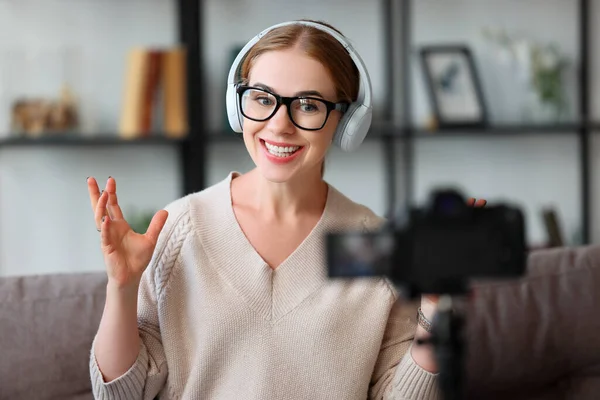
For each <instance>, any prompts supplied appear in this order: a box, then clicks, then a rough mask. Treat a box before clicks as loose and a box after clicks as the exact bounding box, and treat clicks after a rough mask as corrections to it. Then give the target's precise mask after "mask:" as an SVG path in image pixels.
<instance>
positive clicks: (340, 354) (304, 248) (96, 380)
mask: <svg viewBox="0 0 600 400" xmlns="http://www.w3.org/2000/svg"><path fill="white" fill-rule="evenodd" d="M236 175H237V173H235V172H234V173H231V174H229V175H228V176H227V178H226V179H224V180H223V181H221V182H220V183H217V184H216V185H214V186H212V187H210V188H207V189H205V190H203V191H201V192H198V193H195V194H191V195H189V196H186V197H184V198H182V199H179V200H177V201H175V202H173V203H171V204H170V205H169V206H168V207H167V208H166V209H167V210H168V211H169V218H168V221H167V224H166V225H165V228H164V229H163V231H162V233H161V236H160V239H159V242H158V245H157V247H156V251H155V254H154V257H153V259H152V261H151V263H150V265H149V267H148V269H147V270H146V271H145V272H144V275H143V279H142V282H141V286H140V293H139V305H138V307H139V310H138V324H139V331H140V337H141V346H140V353H139V356H138V358H137V361H136V362H135V364H134V365H133V366H132V367H131V368H130V369H129V371H127V372H126V373H125V374H124V375H123V376H121V377H119V378H118V379H116V380H113V381H111V382H109V383H105V382H104V381H103V378H102V374H101V372H100V370H99V368H98V365H97V364H96V360H95V358H94V352H93V347H92V353H91V358H90V373H91V379H92V385H93V391H94V395H95V397H96V398H97V399H107V400H108V399H123V400H134V399H147V400H150V399H153V398H154V397H155V396H156V395H157V394H158V395H160V398H161V399H207V400H217V399H218V400H252V399H256V400H296V399H297V400H317V399H323V400H354V399H356V400H364V399H367V398H369V399H436V398H438V397H439V392H438V389H437V377H436V375H433V374H430V373H428V372H427V371H425V370H423V369H421V368H420V367H419V366H418V365H416V364H415V363H414V361H413V359H412V357H411V356H410V351H409V349H410V346H411V344H412V339H413V336H414V332H415V329H416V321H415V314H416V304H412V303H411V304H407V303H406V302H403V301H402V300H399V301H396V292H395V290H394V288H393V287H392V286H391V285H390V284H389V283H388V282H387V280H385V279H381V278H361V279H354V280H347V279H345V280H341V279H340V280H333V279H328V277H327V271H326V266H325V263H324V259H325V253H324V242H323V236H324V234H325V233H326V232H328V231H331V230H339V229H350V230H356V229H364V230H370V229H375V228H376V227H378V226H380V224H381V223H382V221H383V220H382V219H381V218H379V217H377V216H376V215H375V214H374V213H373V212H372V211H370V210H369V209H368V208H366V207H364V206H362V205H359V204H356V203H354V202H352V201H351V200H349V199H348V198H347V197H345V196H344V195H343V194H341V193H340V192H339V191H337V190H336V189H335V188H333V187H332V186H330V187H329V193H328V198H327V203H326V207H325V211H324V213H323V215H322V217H321V219H320V220H319V222H318V223H317V225H316V226H315V228H314V229H313V230H312V232H311V233H310V234H309V236H308V237H307V238H306V240H304V242H303V243H302V244H301V245H300V246H299V247H298V248H297V249H296V251H295V252H294V253H293V254H291V255H290V256H289V258H288V259H286V260H285V261H284V262H283V263H282V264H281V265H280V266H279V267H278V268H277V269H275V270H272V269H271V268H270V267H269V266H268V265H267V264H266V263H265V262H264V261H263V260H262V259H261V257H260V256H259V255H258V253H257V252H256V251H255V250H254V248H253V247H252V246H251V244H250V243H249V242H248V240H247V239H246V237H245V235H244V234H243V232H242V230H241V228H240V227H239V225H238V223H237V221H236V218H235V214H234V212H233V209H232V206H231V192H230V183H231V180H232V179H233V178H234V177H235V176H236Z"/></svg>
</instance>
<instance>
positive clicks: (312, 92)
mask: <svg viewBox="0 0 600 400" xmlns="http://www.w3.org/2000/svg"><path fill="white" fill-rule="evenodd" d="M252 86H254V87H258V88H261V89H265V90H268V91H269V92H273V93H276V92H275V90H273V88H272V87H270V86H267V85H265V84H264V83H259V82H257V83H255V84H254V85H252ZM294 96H319V97H321V98H322V99H325V96H323V95H322V94H321V92H318V91H316V90H303V91H300V92H296V93H295V94H294Z"/></svg>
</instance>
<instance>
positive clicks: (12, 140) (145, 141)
mask: <svg viewBox="0 0 600 400" xmlns="http://www.w3.org/2000/svg"><path fill="white" fill-rule="evenodd" d="M185 141H186V139H171V138H168V137H165V136H149V137H146V138H139V139H123V138H120V137H119V136H117V135H108V134H107V135H98V136H79V135H52V136H43V137H39V138H27V137H8V138H5V139H0V148H2V147H22V146H132V145H137V146H143V145H171V144H179V143H183V142H185Z"/></svg>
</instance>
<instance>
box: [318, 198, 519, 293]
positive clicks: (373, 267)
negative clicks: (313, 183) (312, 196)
mask: <svg viewBox="0 0 600 400" xmlns="http://www.w3.org/2000/svg"><path fill="white" fill-rule="evenodd" d="M326 245H327V263H328V275H329V277H330V278H358V277H365V276H384V275H385V276H387V277H388V278H389V279H390V280H391V281H392V282H393V283H394V285H396V287H398V288H399V289H400V290H401V291H402V292H403V293H404V294H405V296H407V297H410V298H414V297H417V296H420V295H421V294H424V293H427V294H450V295H460V294H466V293H467V292H468V290H469V283H470V280H472V279H503V278H515V277H519V276H522V275H523V274H524V273H525V268H526V257H527V246H526V238H525V222H524V217H523V214H522V212H521V211H520V210H519V209H518V208H516V207H511V206H509V205H505V204H501V205H496V206H486V207H472V206H469V205H467V202H466V199H465V198H464V197H463V196H462V195H461V194H460V193H459V192H458V191H456V190H452V189H448V190H444V189H441V190H436V191H434V192H433V193H432V195H431V197H430V201H429V204H427V205H426V206H425V207H423V208H415V209H412V210H411V211H410V212H409V214H408V215H407V218H405V221H404V222H402V223H398V222H392V223H391V224H388V225H387V226H384V227H382V228H381V229H380V230H379V231H377V232H369V233H365V232H350V233H332V234H330V235H328V237H327V241H326Z"/></svg>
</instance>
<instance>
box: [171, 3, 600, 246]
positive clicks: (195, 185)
mask: <svg viewBox="0 0 600 400" xmlns="http://www.w3.org/2000/svg"><path fill="white" fill-rule="evenodd" d="M382 1H383V8H382V11H383V15H382V21H383V29H384V35H383V37H384V38H385V40H386V42H385V43H384V46H385V51H384V54H385V55H386V60H384V65H389V66H391V65H393V63H394V60H395V58H394V54H395V52H396V51H398V50H397V48H400V49H401V50H400V51H401V53H400V59H401V65H402V76H401V78H400V79H402V82H403V84H402V88H403V97H402V107H403V115H404V118H405V120H404V124H403V125H402V126H397V125H394V124H393V123H389V122H386V121H391V120H392V104H393V102H394V94H393V87H395V83H396V80H397V79H398V77H397V76H395V75H394V73H393V71H392V68H391V67H390V68H387V70H386V71H385V74H386V81H388V82H390V84H389V85H387V86H386V89H387V92H386V93H385V94H384V98H385V99H386V101H385V102H384V104H387V105H388V108H387V109H385V110H383V121H374V122H373V126H372V128H371V131H370V133H369V135H368V136H367V140H368V141H369V142H373V141H375V142H379V143H381V146H382V150H383V157H384V159H383V162H384V163H385V168H384V170H385V174H386V175H385V181H386V185H385V187H386V188H387V193H386V205H387V207H386V209H387V210H388V216H390V213H392V212H393V211H394V210H395V209H394V207H396V206H397V204H398V201H397V200H398V199H397V198H396V193H397V189H398V187H399V185H402V192H403V195H404V198H403V199H402V200H403V201H402V204H404V205H405V206H406V207H410V206H412V205H414V201H415V199H414V192H415V190H414V188H415V183H414V176H415V171H414V169H415V167H414V166H415V149H414V146H415V141H417V140H430V139H435V138H453V137H470V138H478V139H483V138H486V137H490V138H491V137H493V138H500V137H515V136H516V135H524V134H528V135H576V137H577V140H578V143H579V171H580V179H581V224H582V230H583V231H582V241H583V242H584V243H589V241H590V196H591V194H590V160H589V137H590V134H592V133H594V131H600V123H596V122H592V121H590V120H589V93H588V88H589V82H590V79H589V78H590V77H589V71H590V68H589V63H590V60H589V54H590V48H591V44H590V38H589V26H590V18H591V14H590V12H589V11H590V6H589V0H579V3H578V7H579V21H578V25H579V32H578V35H579V46H580V49H579V50H580V51H579V54H580V57H581V58H580V69H579V72H580V73H579V82H578V84H579V88H580V90H579V107H580V108H579V110H577V111H578V121H582V122H581V123H569V124H558V125H519V124H514V125H512V124H507V125H491V126H487V127H483V128H474V129H460V130H458V129H457V130H448V129H444V130H435V131H429V130H426V129H423V128H420V127H416V126H414V124H413V122H412V120H411V115H412V110H411V104H412V93H411V90H410V84H409V83H410V82H411V80H412V77H411V72H410V68H409V66H410V64H411V62H412V60H411V54H412V49H413V44H412V42H411V38H412V35H411V30H412V18H411V11H412V4H413V0H382ZM395 1H400V3H401V7H394V4H395ZM178 3H179V7H180V19H181V29H182V30H181V39H182V40H181V41H182V43H184V44H187V45H188V46H189V48H190V49H192V50H191V51H190V53H189V54H190V59H189V60H188V62H189V67H190V71H192V70H193V71H195V73H192V74H190V80H189V84H188V88H189V90H190V93H189V98H188V104H189V105H190V110H203V109H204V108H203V107H202V105H201V104H200V102H201V98H200V96H199V95H198V93H197V88H200V87H202V86H201V80H202V78H203V76H204V75H203V73H202V65H203V64H202V61H201V58H200V55H201V53H202V50H201V43H202V38H201V29H199V28H200V26H199V21H200V17H201V13H202V6H201V5H199V4H201V3H198V2H196V3H194V4H188V3H187V2H185V1H183V0H179V2H178ZM396 24H400V26H401V44H400V45H398V44H397V43H396V41H395V39H397V38H394V31H395V29H394V27H395V26H396ZM196 50H197V52H196ZM202 117H203V116H202V113H200V112H196V113H193V112H192V113H191V119H190V135H189V138H188V141H187V142H186V145H185V146H182V148H183V158H184V160H185V167H184V176H185V178H184V179H185V181H186V182H187V184H186V190H187V191H192V190H200V189H203V188H204V187H205V178H204V176H205V174H206V166H205V165H204V163H203V162H202V161H201V160H205V159H206V158H205V154H206V149H207V146H209V145H210V144H211V143H221V142H222V143H226V142H231V143H234V142H239V143H240V145H243V142H242V140H241V137H239V136H238V135H235V134H233V133H232V132H226V131H222V132H205V131H203V130H202V129H201V126H202V125H203V124H202V122H203V121H202ZM398 142H401V143H402V144H403V146H402V147H403V151H402V153H398V152H397V151H396V150H395V148H396V146H395V145H396V144H397V143H398ZM398 161H401V162H402V165H403V168H402V173H403V176H398V171H397V168H396V165H397V162H398Z"/></svg>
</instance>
